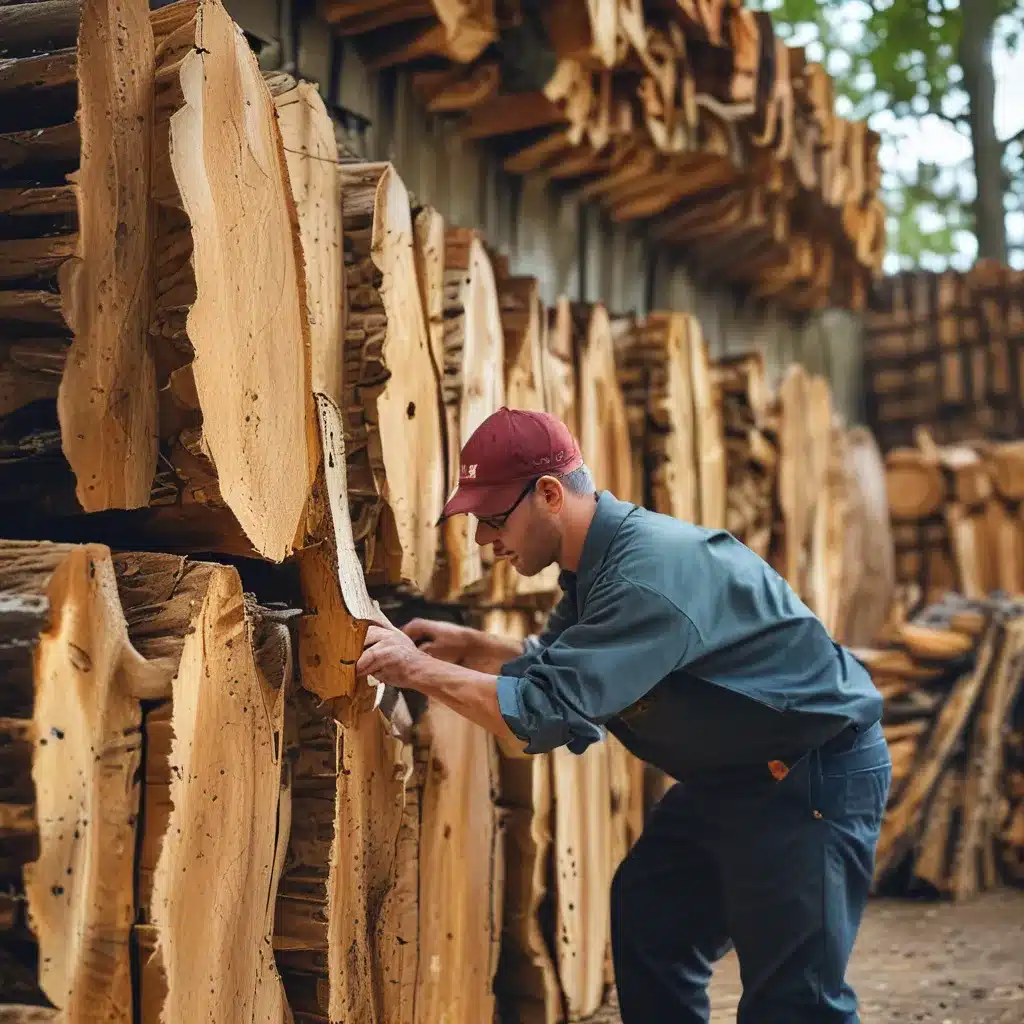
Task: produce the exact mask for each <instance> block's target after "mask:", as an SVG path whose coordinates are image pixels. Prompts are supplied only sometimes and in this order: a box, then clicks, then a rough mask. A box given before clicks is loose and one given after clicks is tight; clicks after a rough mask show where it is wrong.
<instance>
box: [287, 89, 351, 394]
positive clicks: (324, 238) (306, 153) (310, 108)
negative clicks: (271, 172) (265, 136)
mask: <svg viewBox="0 0 1024 1024" xmlns="http://www.w3.org/2000/svg"><path fill="white" fill-rule="evenodd" d="M274 106H275V107H276V109H277V124H278V128H279V129H280V132H281V142H282V145H283V148H284V154H285V163H286V165H287V169H288V182H289V185H290V187H291V194H292V199H293V201H294V203H295V208H296V211H297V215H298V221H299V240H300V242H301V244H302V256H303V263H304V266H305V274H304V278H305V282H306V284H305V287H306V307H307V309H308V312H309V346H310V366H311V371H310V379H311V383H312V387H313V391H314V392H315V393H318V394H322V395H326V396H327V397H328V398H329V399H331V401H333V402H335V403H340V402H341V400H342V383H341V379H342V345H343V341H344V337H345V307H346V289H345V272H344V242H343V238H342V225H341V176H340V174H339V171H338V165H337V154H338V146H337V143H336V142H335V141H334V122H333V121H332V120H331V116H330V114H329V113H328V112H327V108H326V107H325V106H324V102H323V100H322V99H321V98H320V93H319V92H317V90H316V88H315V87H314V86H313V85H311V84H310V83H309V82H298V83H295V82H294V81H293V82H292V83H291V88H288V89H285V90H284V91H282V92H277V93H276V94H275V96H274Z"/></svg>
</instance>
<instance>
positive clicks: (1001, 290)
mask: <svg viewBox="0 0 1024 1024" xmlns="http://www.w3.org/2000/svg"><path fill="white" fill-rule="evenodd" d="M1022 338H1024V273H1022V272H1021V271H1016V270H1011V269H1010V268H1009V267H1005V266H1001V265H1000V264H997V263H993V262H992V261H989V260H981V261H979V262H978V263H977V264H975V266H974V267H973V268H972V269H971V270H970V271H969V272H968V273H966V274H964V273H960V272H958V271H954V270H947V271H943V272H942V273H941V274H934V273H929V272H926V271H914V272H907V273H902V274H897V275H894V276H892V277H887V278H885V279H884V280H882V281H881V282H880V283H879V285H878V287H877V289H876V291H875V293H874V294H873V295H872V298H871V305H870V309H869V311H868V314H867V318H866V335H865V346H864V359H865V377H864V391H865V397H866V405H867V418H868V425H869V426H870V427H871V428H872V429H873V430H874V432H875V435H876V437H877V438H878V443H879V444H880V445H881V447H882V449H883V451H888V450H889V449H890V448H895V447H908V446H910V445H912V444H913V443H914V431H915V429H916V428H917V427H919V426H923V427H926V428H927V429H928V430H929V431H930V432H931V434H932V435H933V436H934V438H935V440H936V441H937V442H939V443H940V444H957V443H961V442H965V441H970V440H972V439H973V438H979V437H987V438H991V439H993V440H1004V441H1005V440H1010V439H1013V438H1018V437H1021V436H1024V413H1022V411H1021V410H1022V409H1024V356H1022V354H1021V353H1022V351H1024V348H1022V345H1021V341H1022Z"/></svg>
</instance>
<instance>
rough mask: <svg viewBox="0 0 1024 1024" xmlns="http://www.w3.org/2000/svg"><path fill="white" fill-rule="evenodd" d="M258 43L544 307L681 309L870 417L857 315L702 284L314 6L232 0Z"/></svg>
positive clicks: (264, 59) (362, 150) (856, 414)
mask: <svg viewBox="0 0 1024 1024" xmlns="http://www.w3.org/2000/svg"><path fill="white" fill-rule="evenodd" d="M226 6H227V7H228V10H229V11H230V12H231V14H232V16H233V17H234V18H235V20H236V21H237V22H238V23H239V24H240V25H241V26H242V28H243V29H244V30H245V31H246V32H248V33H250V36H251V37H252V39H253V42H254V45H255V46H256V47H257V48H258V49H260V61H261V64H262V65H263V66H264V69H265V70H270V69H275V68H282V69H284V70H286V71H289V72H291V73H292V74H295V75H298V76H300V77H302V78H305V79H307V80H309V81H312V82H316V83H317V84H318V86H319V88H320V92H321V94H322V95H323V97H324V99H325V101H326V102H327V103H328V105H329V106H330V107H331V108H332V109H333V110H334V111H335V113H336V115H337V123H338V139H339V142H343V143H344V144H345V145H347V146H348V147H349V148H350V149H352V150H353V151H355V152H356V153H357V154H359V155H360V156H364V157H366V158H367V159H369V160H390V161H392V162H393V163H394V164H395V166H396V167H397V169H398V171H399V173H400V174H401V176H402V179H403V181H404V182H405V184H406V186H407V187H408V188H409V189H410V191H411V192H413V193H414V194H415V195H416V197H417V198H418V199H419V200H421V201H422V202H425V203H429V204H430V205H432V206H435V207H436V208H437V209H438V210H439V211H440V212H441V213H442V214H443V215H444V217H445V218H446V220H448V221H449V222H450V223H451V224H455V225H459V226H462V227H476V228H479V229H481V230H482V231H483V232H484V234H485V236H486V238H487V241H488V243H489V244H490V245H492V246H493V247H495V248H496V249H498V250H500V251H501V252H503V253H505V254H507V255H508V257H509V263H510V265H511V268H512V270H513V272H514V273H520V274H532V275H534V276H535V277H537V278H538V280H539V281H540V283H541V290H542V294H543V297H544V299H545V301H547V302H549V303H553V302H554V301H555V299H556V298H557V297H558V296H559V295H568V296H569V297H570V298H572V299H580V300H587V301H597V300H600V301H602V302H604V303H605V304H606V305H607V306H608V307H609V309H611V310H612V311H613V312H617V313H629V312H632V313H637V314H643V313H645V312H647V311H648V309H653V308H662V309H677V310H682V311H686V312H693V313H695V314H696V315H697V316H698V317H699V318H700V320H701V322H702V324H703V326H704V331H705V335H706V338H707V341H708V345H709V347H710V350H711V353H712V355H713V356H718V355H722V354H725V353H729V352H738V351H742V350H744V349H748V348H751V347H758V348H760V349H761V350H762V351H763V352H764V354H765V358H766V360H767V363H768V365H769V367H771V368H772V369H773V370H776V371H777V370H778V369H780V368H781V367H783V366H785V364H786V363H788V362H791V361H793V360H799V361H801V362H803V363H804V364H805V365H806V366H807V367H808V368H809V369H811V370H812V371H814V372H817V373H824V374H825V375H826V376H827V377H828V378H829V380H830V382H831V384H832V389H833V394H834V395H835V401H836V406H837V408H838V409H839V410H840V411H841V412H842V413H843V414H844V416H845V417H846V418H847V420H848V421H850V422H855V421H858V420H860V419H861V418H862V413H861V358H860V352H861V334H860V324H859V321H858V319H857V318H855V317H853V316H851V315H848V314H845V313H843V312H840V311H832V312H828V313H825V314H822V315H817V316H813V317H810V318H799V319H796V318H793V317H790V316H788V315H786V314H785V313H784V312H782V311H779V310H775V309H773V308H771V307H769V306H765V305H764V304H762V303H744V302H743V301H742V300H741V299H740V298H738V297H737V296H736V295H734V294H732V293H731V292H725V291H716V290H714V289H713V288H710V287H697V286H696V285H695V284H694V282H693V280H692V278H691V276H690V275H689V274H688V273H687V271H686V269H685V268H684V267H683V265H682V263H680V262H679V261H678V259H674V258H673V256H672V254H670V253H668V252H665V251H664V250H659V249H656V248H654V247H652V246H651V245H649V244H648V243H647V242H646V240H645V238H644V236H643V233H642V232H641V231H640V230H638V228H637V227H635V226H626V225H619V224H612V223H611V222H610V221H609V220H608V219H607V218H606V217H605V216H604V215H603V213H602V211H601V210H600V209H599V208H598V207H596V206H593V205H587V204H581V203H580V202H578V201H577V200H576V199H575V198H574V197H573V196H572V195H571V194H569V193H567V192H565V191H564V190H560V189H558V188H557V187H552V186H549V185H548V184H547V183H546V182H544V181H543V180H542V179H540V178H539V177H531V178H525V179H524V178H519V177H514V176H511V175H508V174H505V173H504V172H503V171H502V170H501V167H500V164H499V163H498V161H497V160H496V159H494V158H492V157H491V156H490V155H489V154H488V152H487V150H486V148H485V146H483V145H480V144H477V143H474V142H467V141H464V140H463V139H461V138H460V137H459V135H458V132H457V131H456V128H455V124H454V123H453V122H452V121H451V120H444V119H441V118H436V117H431V116H428V115H427V114H425V113H424V111H423V109H422V107H420V105H419V104H418V103H417V101H416V99H415V97H414V96H413V95H412V90H411V88H410V86H409V82H408V78H407V76H406V75H404V74H403V73H402V72H396V71H388V72H383V73H371V72H369V71H367V69H366V68H365V66H364V65H363V62H362V61H361V60H360V58H359V54H358V53H357V51H356V49H355V47H354V46H353V45H352V44H351V43H350V42H348V41H347V40H342V39H336V38H333V37H332V36H331V33H330V31H329V30H328V28H327V26H326V25H324V24H323V23H321V22H320V21H319V20H318V19H317V18H316V15H315V13H313V10H312V4H310V3H306V2H305V0H298V2H296V0H226Z"/></svg>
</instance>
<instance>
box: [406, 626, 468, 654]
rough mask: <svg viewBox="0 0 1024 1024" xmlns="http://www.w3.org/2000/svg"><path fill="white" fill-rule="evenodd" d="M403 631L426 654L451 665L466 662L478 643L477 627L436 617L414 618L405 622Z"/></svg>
mask: <svg viewBox="0 0 1024 1024" xmlns="http://www.w3.org/2000/svg"><path fill="white" fill-rule="evenodd" d="M402 632H403V633H404V634H405V635H406V636H407V637H409V639H410V640H412V642H413V643H414V644H415V645H416V646H417V647H418V648H419V649H420V650H421V651H423V653H424V654H429V655H430V656H431V657H432V658H438V659H440V660H441V661H447V662H448V663H449V664H450V665H463V664H465V662H466V658H467V657H468V656H469V655H470V653H471V651H472V650H473V648H474V647H475V646H476V643H477V640H476V636H477V631H476V630H475V629H470V628H469V627H468V626H460V625H457V624H456V623H454V622H441V621H438V620H436V619H413V620H412V621H411V622H407V623H406V624H405V626H404V627H403V628H402Z"/></svg>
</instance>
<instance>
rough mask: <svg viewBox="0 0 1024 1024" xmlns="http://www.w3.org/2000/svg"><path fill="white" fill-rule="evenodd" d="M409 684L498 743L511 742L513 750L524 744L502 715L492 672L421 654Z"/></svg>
mask: <svg viewBox="0 0 1024 1024" xmlns="http://www.w3.org/2000/svg"><path fill="white" fill-rule="evenodd" d="M506 660H507V659H506ZM410 685H411V687H412V688H413V689H415V690H418V691H419V692H420V693H422V694H424V695H425V696H427V697H433V698H434V699H435V700H439V701H441V703H443V704H447V705H448V707H450V708H451V709H452V710H453V711H457V712H458V713H459V714H460V715H462V716H463V718H468V719H469V720H470V721H471V722H475V723H476V724H477V725H479V726H481V727H482V728H484V729H486V730H487V731H488V732H491V733H493V734H494V735H495V736H497V737H498V739H499V741H501V743H502V744H506V745H511V746H512V747H513V748H514V749H516V750H522V749H523V747H524V746H525V744H524V743H523V741H522V740H520V739H519V738H518V737H517V736H516V735H515V734H514V733H513V732H512V731H511V730H510V729H509V727H508V725H507V724H506V723H505V719H504V718H503V717H502V714H501V710H500V708H499V707H498V677H497V676H496V675H493V674H490V673H487V672H480V671H478V670H477V669H473V668H467V667H465V666H464V665H450V664H449V663H448V662H446V661H440V660H439V659H437V658H431V657H425V658H424V660H423V663H422V665H418V666H417V670H416V672H415V678H414V679H413V680H410Z"/></svg>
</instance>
